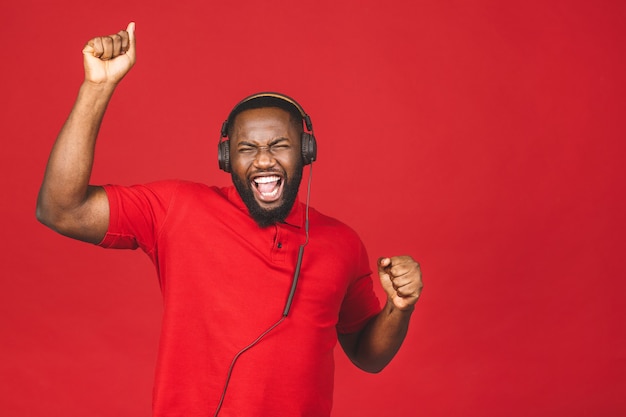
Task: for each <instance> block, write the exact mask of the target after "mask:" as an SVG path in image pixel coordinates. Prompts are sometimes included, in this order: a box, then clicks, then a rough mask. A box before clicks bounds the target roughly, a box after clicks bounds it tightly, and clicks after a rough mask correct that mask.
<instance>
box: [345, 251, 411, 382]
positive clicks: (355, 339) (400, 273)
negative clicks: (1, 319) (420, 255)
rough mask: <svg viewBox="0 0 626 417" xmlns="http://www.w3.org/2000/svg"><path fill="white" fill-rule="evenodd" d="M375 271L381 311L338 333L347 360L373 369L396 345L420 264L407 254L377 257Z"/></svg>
mask: <svg viewBox="0 0 626 417" xmlns="http://www.w3.org/2000/svg"><path fill="white" fill-rule="evenodd" d="M378 273H379V275H380V280H381V283H382V285H383V288H384V289H385V292H386V293H387V303H386V304H385V306H384V307H383V309H382V311H381V312H380V313H378V315H376V316H375V317H374V318H372V319H371V320H370V321H369V323H368V324H367V325H366V326H365V327H364V328H363V329H362V330H361V331H360V332H357V333H351V334H339V335H338V339H339V342H340V344H341V347H342V348H343V350H344V351H345V352H346V354H347V355H348V357H349V358H350V360H351V361H352V362H353V363H354V364H355V365H356V366H358V367H359V368H361V369H362V370H364V371H366V372H373V373H375V372H380V371H381V370H383V368H384V367H385V366H387V364H388V363H389V362H390V361H391V360H392V359H393V357H394V356H395V354H396V353H397V352H398V350H399V349H400V346H401V345H402V342H403V341H404V338H405V337H406V334H407V331H408V328H409V321H410V318H411V314H412V313H413V311H414V310H415V303H416V302H417V300H418V299H419V296H420V294H421V291H422V287H423V284H422V276H421V271H420V267H419V265H418V264H417V262H415V261H414V260H413V259H412V258H411V257H409V256H399V257H392V258H382V259H380V260H379V261H378Z"/></svg>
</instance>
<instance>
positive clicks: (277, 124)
mask: <svg viewBox="0 0 626 417" xmlns="http://www.w3.org/2000/svg"><path fill="white" fill-rule="evenodd" d="M295 130H296V129H294V127H293V123H291V115H290V114H289V112H287V111H285V110H283V109H280V108H278V107H264V108H259V109H249V110H244V111H242V112H241V113H239V114H238V115H237V116H236V117H235V119H234V120H233V129H232V137H231V138H230V139H231V140H232V139H235V140H243V139H246V140H261V139H264V138H266V139H272V138H275V137H276V136H284V137H287V138H293V137H292V135H294V134H297V132H296V131H295Z"/></svg>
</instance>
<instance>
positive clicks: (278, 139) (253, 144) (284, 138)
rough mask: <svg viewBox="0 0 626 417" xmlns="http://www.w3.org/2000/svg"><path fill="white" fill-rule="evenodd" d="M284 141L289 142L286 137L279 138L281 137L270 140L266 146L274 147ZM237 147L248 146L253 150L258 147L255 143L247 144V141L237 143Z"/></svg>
mask: <svg viewBox="0 0 626 417" xmlns="http://www.w3.org/2000/svg"><path fill="white" fill-rule="evenodd" d="M284 141H289V138H286V137H283V136H281V137H279V138H276V139H272V140H271V141H270V143H269V144H268V146H274V145H277V144H279V143H280V142H284ZM237 146H238V147H239V146H250V147H253V148H257V147H258V146H259V145H258V144H256V143H252V142H248V141H246V140H243V141H241V142H239V143H238V144H237Z"/></svg>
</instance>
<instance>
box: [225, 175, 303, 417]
mask: <svg viewBox="0 0 626 417" xmlns="http://www.w3.org/2000/svg"><path fill="white" fill-rule="evenodd" d="M312 179H313V164H311V165H310V166H309V180H308V184H307V192H306V210H305V215H304V216H305V217H304V232H305V235H306V239H305V240H304V243H303V244H302V245H300V249H299V251H298V261H297V262H296V269H295V271H294V274H293V282H292V284H291V290H290V291H289V296H288V297H287V302H286V303H285V309H284V310H283V315H282V317H281V318H280V319H279V320H278V321H277V322H276V323H274V324H272V325H271V326H270V327H269V328H268V329H267V330H265V331H264V332H263V333H261V334H260V335H259V336H258V337H257V338H256V339H254V341H252V342H251V343H250V344H249V345H248V346H246V347H244V348H243V349H241V350H240V351H239V352H237V354H236V355H235V357H234V358H233V360H232V362H231V363H230V366H229V367H228V373H227V374H226V382H224V389H223V390H222V395H221V397H220V402H219V403H218V404H217V408H216V409H215V414H213V417H217V415H218V414H219V412H220V410H221V408H222V404H223V403H224V398H226V390H227V389H228V383H229V382H230V377H231V376H232V374H233V369H234V368H235V363H236V362H237V359H239V357H240V356H241V355H243V354H244V353H245V352H246V351H248V350H250V349H251V348H253V347H254V346H255V345H256V344H257V343H259V342H260V341H261V340H262V339H263V338H264V337H265V336H267V334H268V333H270V332H271V331H272V330H274V329H275V328H276V327H278V325H280V324H281V323H282V322H283V321H284V320H285V319H286V318H287V314H289V310H290V309H291V303H292V301H293V296H294V294H295V293H296V286H297V284H298V277H299V276H300V266H301V265H302V256H303V254H304V247H305V246H306V245H308V244H309V201H310V199H311V180H312Z"/></svg>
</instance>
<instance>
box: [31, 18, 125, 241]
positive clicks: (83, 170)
mask: <svg viewBox="0 0 626 417" xmlns="http://www.w3.org/2000/svg"><path fill="white" fill-rule="evenodd" d="M83 56H84V64H85V80H84V82H83V84H82V85H81V87H80V90H79V93H78V97H77V99H76V102H75V104H74V107H73V109H72V111H71V113H70V115H69V117H68V119H67V121H66V122H65V124H64V126H63V128H62V129H61V132H60V133H59V136H58V137H57V140H56V142H55V144H54V146H53V148H52V152H51V153H50V158H49V160H48V165H47V167H46V172H45V175H44V179H43V182H42V185H41V188H40V190H39V197H38V199H37V219H38V220H39V221H40V222H42V223H43V224H45V225H47V226H48V227H50V228H52V229H54V230H56V231H58V232H59V233H62V234H64V235H67V236H70V237H72V238H75V239H79V240H84V241H87V242H92V243H98V242H99V241H101V240H102V238H103V237H104V235H105V233H106V230H107V228H108V221H109V205H108V200H107V197H106V195H105V192H104V190H103V189H102V188H101V187H94V186H90V185H89V178H90V176H91V169H92V166H93V158H94V152H95V146H96V138H97V136H98V131H99V129H100V124H101V123H102V119H103V117H104V114H105V111H106V108H107V105H108V103H109V101H110V100H111V97H112V95H113V92H114V91H115V87H116V86H117V84H118V83H119V82H120V81H121V79H122V78H123V77H124V75H126V73H127V72H128V71H129V70H130V68H131V67H132V66H133V65H134V62H135V39H134V24H133V23H131V24H130V25H129V26H128V29H127V30H126V31H120V32H118V33H117V34H115V35H111V36H105V37H98V38H94V39H91V40H90V41H89V42H88V43H87V45H86V46H85V48H84V49H83Z"/></svg>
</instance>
